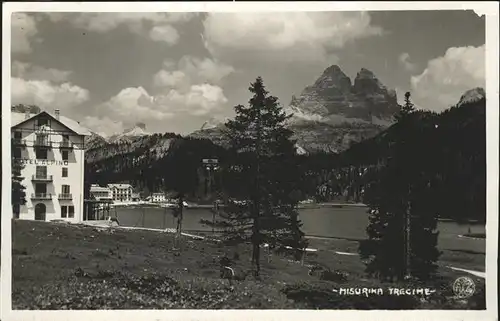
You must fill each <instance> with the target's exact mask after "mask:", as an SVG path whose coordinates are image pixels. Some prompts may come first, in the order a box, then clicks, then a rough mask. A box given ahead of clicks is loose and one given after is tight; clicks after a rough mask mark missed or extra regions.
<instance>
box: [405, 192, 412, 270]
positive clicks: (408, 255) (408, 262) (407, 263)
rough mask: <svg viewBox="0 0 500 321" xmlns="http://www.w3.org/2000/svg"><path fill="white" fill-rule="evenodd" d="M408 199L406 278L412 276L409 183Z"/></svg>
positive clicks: (406, 216)
mask: <svg viewBox="0 0 500 321" xmlns="http://www.w3.org/2000/svg"><path fill="white" fill-rule="evenodd" d="M407 197H408V200H407V205H406V215H405V218H406V222H405V241H406V242H405V243H406V244H405V252H406V253H405V258H406V275H405V277H406V279H409V278H411V200H410V197H411V185H408V196H407Z"/></svg>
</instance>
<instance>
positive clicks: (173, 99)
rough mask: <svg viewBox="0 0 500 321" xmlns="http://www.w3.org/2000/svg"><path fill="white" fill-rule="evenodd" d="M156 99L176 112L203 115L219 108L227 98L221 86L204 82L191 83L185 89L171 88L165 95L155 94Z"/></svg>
mask: <svg viewBox="0 0 500 321" xmlns="http://www.w3.org/2000/svg"><path fill="white" fill-rule="evenodd" d="M156 101H157V103H159V104H161V105H165V106H171V108H173V109H174V110H175V111H176V112H178V113H188V114H191V115H193V116H204V115H208V114H209V113H211V112H214V111H217V110H219V109H220V107H221V105H223V104H225V103H227V98H226V96H224V92H223V90H222V88H221V87H219V86H214V85H210V84H207V83H205V84H200V85H192V86H190V87H189V89H188V90H185V91H182V90H176V89H171V90H170V91H169V92H168V93H167V94H166V95H159V96H157V98H156Z"/></svg>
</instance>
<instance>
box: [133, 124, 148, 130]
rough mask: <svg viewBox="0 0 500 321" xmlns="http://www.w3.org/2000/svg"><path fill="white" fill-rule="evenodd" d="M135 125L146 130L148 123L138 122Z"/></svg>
mask: <svg viewBox="0 0 500 321" xmlns="http://www.w3.org/2000/svg"><path fill="white" fill-rule="evenodd" d="M135 127H137V128H140V129H142V130H146V124H144V123H136V124H135Z"/></svg>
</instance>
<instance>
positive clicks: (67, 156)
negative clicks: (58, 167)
mask: <svg viewBox="0 0 500 321" xmlns="http://www.w3.org/2000/svg"><path fill="white" fill-rule="evenodd" d="M61 154H62V159H63V160H65V161H67V160H68V159H69V154H68V151H67V150H63V151H62V152H61Z"/></svg>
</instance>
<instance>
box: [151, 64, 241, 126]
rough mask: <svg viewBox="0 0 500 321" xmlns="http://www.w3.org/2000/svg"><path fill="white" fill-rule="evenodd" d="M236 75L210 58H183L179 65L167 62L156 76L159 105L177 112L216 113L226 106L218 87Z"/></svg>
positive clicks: (222, 93)
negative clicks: (226, 78)
mask: <svg viewBox="0 0 500 321" xmlns="http://www.w3.org/2000/svg"><path fill="white" fill-rule="evenodd" d="M233 72H234V68H233V67H231V66H229V65H226V64H223V63H221V62H219V61H217V60H212V59H209V58H203V59H201V58H197V57H191V56H184V57H182V58H181V59H180V60H179V61H178V63H177V64H174V63H173V62H172V61H170V60H166V61H165V62H164V63H163V69H161V70H160V71H158V72H157V73H156V74H155V75H154V77H153V82H154V84H155V86H156V88H157V89H158V90H159V94H158V95H157V96H156V102H158V103H160V104H163V105H167V106H171V108H172V109H173V110H175V112H176V113H187V114H190V115H194V116H202V115H207V114H208V113H212V112H215V111H217V110H219V109H220V108H221V107H222V106H223V105H224V104H226V103H227V98H226V96H225V95H224V91H223V89H222V88H221V87H220V86H219V85H220V84H221V82H222V80H223V79H224V78H225V77H227V76H228V75H230V74H231V73H233Z"/></svg>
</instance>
